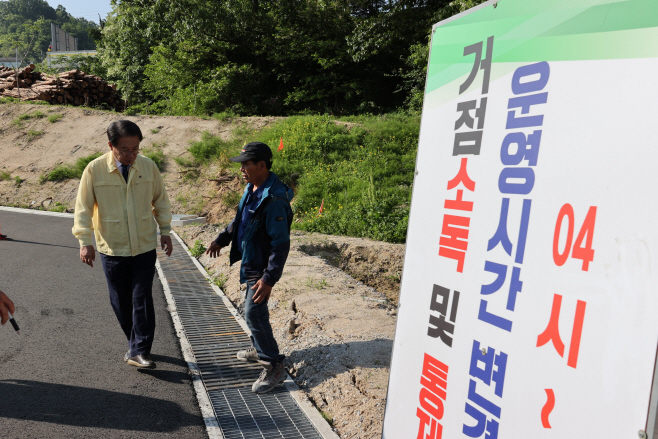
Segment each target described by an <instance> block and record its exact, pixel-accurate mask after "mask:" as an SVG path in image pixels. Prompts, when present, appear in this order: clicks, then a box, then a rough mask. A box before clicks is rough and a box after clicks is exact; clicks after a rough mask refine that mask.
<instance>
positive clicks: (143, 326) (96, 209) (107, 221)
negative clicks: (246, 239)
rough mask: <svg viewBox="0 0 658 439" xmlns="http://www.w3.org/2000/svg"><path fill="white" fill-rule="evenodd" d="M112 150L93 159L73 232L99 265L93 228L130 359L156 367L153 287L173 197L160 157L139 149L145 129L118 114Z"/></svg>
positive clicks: (167, 243) (167, 242)
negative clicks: (156, 158) (159, 164)
mask: <svg viewBox="0 0 658 439" xmlns="http://www.w3.org/2000/svg"><path fill="white" fill-rule="evenodd" d="M107 136H108V139H109V142H108V146H109V148H110V151H109V152H108V153H107V154H105V155H103V156H101V157H99V158H97V159H96V160H94V161H92V162H91V163H89V165H88V166H87V168H86V169H85V171H84V173H83V174H82V179H81V180H80V189H79V190H78V198H77V200H76V204H75V220H74V225H73V235H75V237H76V238H78V240H79V241H80V260H81V261H82V262H84V263H85V264H87V265H89V266H91V267H93V266H94V260H95V259H96V251H95V249H94V246H93V245H92V242H91V234H92V232H94V234H95V238H96V246H97V248H98V251H99V253H100V254H101V262H102V265H103V271H104V272H105V277H106V279H107V285H108V289H109V291H110V302H111V304H112V308H113V309H114V312H115V314H116V316H117V319H118V320H119V324H120V325H121V329H122V330H123V332H124V334H125V335H126V338H127V339H128V344H129V349H128V352H126V353H125V355H124V361H126V362H127V363H128V364H130V365H132V366H136V367H143V368H154V367H155V363H154V362H153V361H152V360H151V358H150V352H151V346H152V344H153V335H154V333H155V310H154V307H153V297H152V285H153V276H154V275H155V262H156V258H157V257H156V253H155V248H156V246H157V228H156V222H157V224H158V225H159V226H160V234H161V239H160V240H161V246H162V249H163V250H165V251H166V254H167V256H170V255H171V251H172V243H171V238H170V236H169V232H170V230H171V203H170V202H169V198H168V196H167V192H166V191H165V188H164V182H163V180H162V176H161V175H160V171H159V170H158V168H157V166H156V165H155V163H154V162H153V161H152V160H150V159H148V158H146V157H144V156H141V155H139V143H140V142H141V141H142V132H141V130H140V129H139V127H138V126H137V125H136V124H135V123H133V122H130V121H127V120H119V121H116V122H113V123H112V124H110V126H109V127H108V129H107Z"/></svg>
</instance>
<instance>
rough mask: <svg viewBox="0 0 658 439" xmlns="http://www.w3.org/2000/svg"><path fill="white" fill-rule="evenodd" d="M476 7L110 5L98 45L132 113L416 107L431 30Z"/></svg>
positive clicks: (235, 0) (432, 2) (469, 2)
mask: <svg viewBox="0 0 658 439" xmlns="http://www.w3.org/2000/svg"><path fill="white" fill-rule="evenodd" d="M480 2H481V0H456V1H452V2H451V1H449V0H398V1H393V0H332V1H328V0H276V1H273V0H229V1H223V2H217V1H214V0H121V1H117V0H113V7H114V13H113V14H112V16H111V17H110V18H109V19H108V21H107V22H106V23H105V24H104V27H103V31H102V38H101V40H100V41H98V45H99V48H100V50H101V54H102V55H101V57H102V62H103V66H104V68H105V69H106V72H107V75H108V76H109V77H110V78H111V79H112V80H113V81H116V82H118V84H119V86H120V89H121V90H122V91H123V92H124V96H125V97H127V98H128V100H129V102H130V103H131V104H135V105H137V106H138V107H137V111H147V110H148V111H149V112H151V113H161V114H176V115H187V114H197V115H199V114H212V113H214V112H222V111H227V110H230V111H233V112H236V113H238V114H243V115H253V114H261V115H265V114H268V115H276V114H300V113H330V114H363V113H383V112H388V111H392V110H395V109H398V108H400V107H402V106H404V105H407V106H409V107H411V108H414V109H418V108H419V104H420V102H422V87H423V85H424V76H425V68H426V66H427V49H426V48H427V44H428V39H429V35H430V29H431V26H432V24H433V23H435V22H436V21H439V20H441V19H443V18H446V17H448V16H450V15H452V14H454V13H455V12H459V11H461V10H464V9H465V8H467V7H470V6H473V5H475V4H477V3H480Z"/></svg>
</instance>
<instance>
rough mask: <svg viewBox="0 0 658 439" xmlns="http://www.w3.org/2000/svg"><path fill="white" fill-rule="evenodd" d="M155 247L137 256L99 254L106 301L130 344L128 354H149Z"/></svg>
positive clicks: (151, 336) (152, 326)
mask: <svg viewBox="0 0 658 439" xmlns="http://www.w3.org/2000/svg"><path fill="white" fill-rule="evenodd" d="M156 258H157V256H156V254H155V250H151V251H150V252H146V253H142V254H141V255H137V256H108V255H104V254H102V253H101V261H102V263H103V271H105V278H106V279H107V287H108V289H109V290H110V303H111V304H112V308H113V309H114V313H115V314H116V316H117V319H118V320H119V324H120V325H121V329H123V333H124V334H126V338H127V339H128V343H129V346H130V352H131V354H130V356H131V357H134V356H136V355H140V354H147V355H148V354H150V353H151V345H152V344H153V334H154V333H155V308H154V307H153V276H154V275H155V261H156Z"/></svg>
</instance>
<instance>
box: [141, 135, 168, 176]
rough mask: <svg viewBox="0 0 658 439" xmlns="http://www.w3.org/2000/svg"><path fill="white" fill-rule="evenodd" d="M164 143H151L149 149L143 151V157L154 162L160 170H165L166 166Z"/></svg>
mask: <svg viewBox="0 0 658 439" xmlns="http://www.w3.org/2000/svg"><path fill="white" fill-rule="evenodd" d="M164 145H165V144H164V143H155V142H153V143H151V145H150V147H149V148H145V149H143V150H142V155H143V156H144V157H148V158H150V159H151V160H153V161H154V162H155V164H156V166H157V167H158V169H159V170H161V171H162V170H163V169H164V164H165V154H164V152H162V147H163V146H164Z"/></svg>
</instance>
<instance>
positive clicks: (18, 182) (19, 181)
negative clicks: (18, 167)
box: [14, 175, 25, 187]
mask: <svg viewBox="0 0 658 439" xmlns="http://www.w3.org/2000/svg"><path fill="white" fill-rule="evenodd" d="M24 181H25V180H24V179H22V178H20V177H19V176H18V175H17V176H15V177H14V186H16V187H20V186H21V184H23V182H24Z"/></svg>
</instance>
